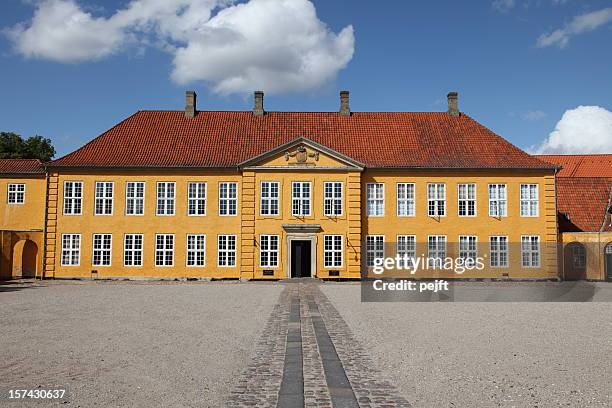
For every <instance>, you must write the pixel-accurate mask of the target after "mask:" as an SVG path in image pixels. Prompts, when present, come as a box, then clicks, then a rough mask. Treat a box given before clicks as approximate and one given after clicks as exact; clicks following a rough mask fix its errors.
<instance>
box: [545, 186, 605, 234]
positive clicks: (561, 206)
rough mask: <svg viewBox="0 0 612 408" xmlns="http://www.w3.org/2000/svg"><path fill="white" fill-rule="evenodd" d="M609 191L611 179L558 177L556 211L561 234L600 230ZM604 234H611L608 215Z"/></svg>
mask: <svg viewBox="0 0 612 408" xmlns="http://www.w3.org/2000/svg"><path fill="white" fill-rule="evenodd" d="M611 191H612V178H608V177H576V178H571V177H560V178H557V211H558V214H559V217H558V218H559V230H560V231H561V232H575V231H587V232H596V231H599V230H600V228H601V226H602V223H603V222H604V217H606V209H607V207H608V205H609V199H610V192H611ZM604 231H612V227H610V216H609V215H608V216H607V218H606V222H605V226H604Z"/></svg>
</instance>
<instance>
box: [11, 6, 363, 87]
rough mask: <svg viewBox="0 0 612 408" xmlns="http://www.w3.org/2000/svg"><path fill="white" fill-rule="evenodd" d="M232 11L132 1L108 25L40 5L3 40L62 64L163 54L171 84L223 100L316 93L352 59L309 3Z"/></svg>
mask: <svg viewBox="0 0 612 408" xmlns="http://www.w3.org/2000/svg"><path fill="white" fill-rule="evenodd" d="M233 3H234V2H233V0H132V1H131V2H130V3H129V4H128V5H127V6H126V7H125V8H124V9H121V10H118V11H116V12H115V13H114V14H112V15H111V16H110V17H106V18H105V17H95V16H93V15H92V14H91V13H89V12H87V11H85V10H84V9H83V8H82V7H81V6H80V5H79V4H78V3H77V2H76V0H44V1H41V2H38V3H36V9H35V11H34V16H33V17H32V19H31V20H30V21H28V22H23V23H20V24H17V25H15V26H14V27H12V28H9V29H7V30H5V33H6V34H7V35H8V36H9V38H10V39H11V40H12V42H13V46H14V48H15V50H16V51H17V53H19V54H21V55H23V56H24V57H26V58H40V59H47V60H52V61H57V62H63V63H78V62H83V61H90V60H97V59H101V58H104V57H107V56H109V55H112V54H117V53H120V52H122V51H125V50H126V49H128V48H130V47H139V48H143V47H148V46H156V47H160V48H162V49H164V50H166V51H167V52H169V53H171V54H172V55H173V57H174V59H173V70H172V73H171V78H172V79H173V80H174V81H175V82H177V83H179V84H185V83H189V82H196V81H205V82H207V83H210V84H211V86H212V87H213V89H214V90H215V91H217V92H220V93H242V92H250V91H252V90H254V89H263V90H264V91H266V92H272V93H279V92H291V91H303V90H308V89H313V88H318V87H320V86H322V85H324V84H326V83H327V82H329V81H330V80H333V78H335V76H336V74H337V73H338V71H339V70H341V69H343V68H344V67H346V65H347V64H348V62H349V61H350V60H351V59H352V57H353V51H354V43H355V40H354V35H353V27H352V26H347V27H345V28H344V29H342V30H341V31H340V32H339V33H338V34H336V33H334V32H332V31H331V30H330V29H329V28H328V27H327V26H326V25H325V23H323V22H322V21H320V20H319V19H318V17H317V15H316V10H315V7H314V5H313V4H312V3H311V2H310V1H308V0H250V1H248V2H247V3H243V4H233ZM214 12H216V14H215V15H214V16H213V13H214Z"/></svg>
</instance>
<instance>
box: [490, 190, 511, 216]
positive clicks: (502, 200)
mask: <svg viewBox="0 0 612 408" xmlns="http://www.w3.org/2000/svg"><path fill="white" fill-rule="evenodd" d="M506 200H507V198H506V185H505V184H489V216H491V217H506V216H507V215H508V208H507V204H506V202H507V201H506Z"/></svg>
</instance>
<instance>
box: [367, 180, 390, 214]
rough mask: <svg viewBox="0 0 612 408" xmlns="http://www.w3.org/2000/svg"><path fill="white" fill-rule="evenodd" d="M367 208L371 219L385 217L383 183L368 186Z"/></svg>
mask: <svg viewBox="0 0 612 408" xmlns="http://www.w3.org/2000/svg"><path fill="white" fill-rule="evenodd" d="M366 207H367V211H368V215H369V216H370V217H381V216H383V215H385V185H384V184H383V183H368V184H367V185H366Z"/></svg>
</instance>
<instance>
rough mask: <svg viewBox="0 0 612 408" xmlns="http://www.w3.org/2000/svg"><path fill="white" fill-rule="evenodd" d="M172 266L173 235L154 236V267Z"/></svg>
mask: <svg viewBox="0 0 612 408" xmlns="http://www.w3.org/2000/svg"><path fill="white" fill-rule="evenodd" d="M172 265H174V235H173V234H157V235H155V266H172Z"/></svg>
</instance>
